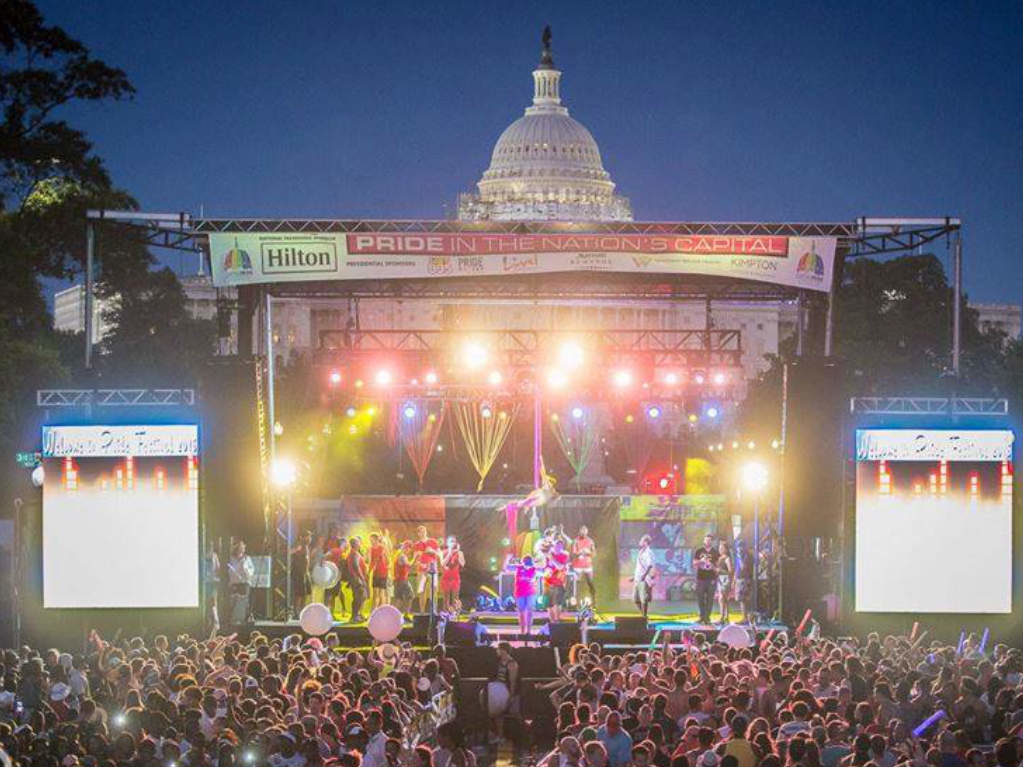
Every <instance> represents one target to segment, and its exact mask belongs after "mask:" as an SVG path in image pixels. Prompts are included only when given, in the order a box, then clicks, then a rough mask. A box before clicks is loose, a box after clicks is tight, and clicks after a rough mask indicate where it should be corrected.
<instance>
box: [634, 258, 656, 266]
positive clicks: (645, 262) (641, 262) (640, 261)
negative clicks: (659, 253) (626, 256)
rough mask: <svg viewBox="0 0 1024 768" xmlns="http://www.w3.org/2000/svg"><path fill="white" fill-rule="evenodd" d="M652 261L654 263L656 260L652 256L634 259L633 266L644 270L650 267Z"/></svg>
mask: <svg viewBox="0 0 1024 768" xmlns="http://www.w3.org/2000/svg"><path fill="white" fill-rule="evenodd" d="M652 261H654V258H653V257H652V256H634V257H633V265H634V266H636V267H639V268H640V269H644V268H645V267H647V266H649V265H650V263H651V262H652Z"/></svg>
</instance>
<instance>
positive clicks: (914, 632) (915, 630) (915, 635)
mask: <svg viewBox="0 0 1024 768" xmlns="http://www.w3.org/2000/svg"><path fill="white" fill-rule="evenodd" d="M915 637H917V622H916V621H915V622H914V627H913V629H911V630H910V641H911V642H913V641H914V638H915Z"/></svg>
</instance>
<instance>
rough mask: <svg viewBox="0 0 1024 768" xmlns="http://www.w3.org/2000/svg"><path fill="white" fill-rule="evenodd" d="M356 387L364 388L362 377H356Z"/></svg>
mask: <svg viewBox="0 0 1024 768" xmlns="http://www.w3.org/2000/svg"><path fill="white" fill-rule="evenodd" d="M355 388H356V389H362V388H363V380H362V379H356V380H355Z"/></svg>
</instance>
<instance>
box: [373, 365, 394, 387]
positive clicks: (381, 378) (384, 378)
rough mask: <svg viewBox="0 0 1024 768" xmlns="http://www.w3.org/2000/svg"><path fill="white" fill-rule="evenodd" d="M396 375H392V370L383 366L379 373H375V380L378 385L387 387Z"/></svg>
mask: <svg viewBox="0 0 1024 768" xmlns="http://www.w3.org/2000/svg"><path fill="white" fill-rule="evenodd" d="M393 379H394V377H393V376H392V375H391V371H389V370H388V369H387V368H381V369H380V370H379V371H377V373H375V374H374V375H373V382H374V384H376V385H377V386H378V387H387V386H389V385H390V384H391V382H392V380H393Z"/></svg>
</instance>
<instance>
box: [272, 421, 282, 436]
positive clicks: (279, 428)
mask: <svg viewBox="0 0 1024 768" xmlns="http://www.w3.org/2000/svg"><path fill="white" fill-rule="evenodd" d="M283 434H284V427H283V426H282V425H281V422H280V421H275V422H274V436H275V437H280V436H281V435H283Z"/></svg>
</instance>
